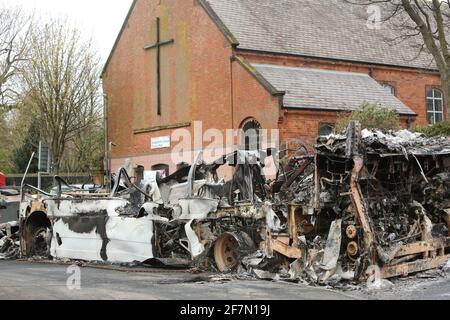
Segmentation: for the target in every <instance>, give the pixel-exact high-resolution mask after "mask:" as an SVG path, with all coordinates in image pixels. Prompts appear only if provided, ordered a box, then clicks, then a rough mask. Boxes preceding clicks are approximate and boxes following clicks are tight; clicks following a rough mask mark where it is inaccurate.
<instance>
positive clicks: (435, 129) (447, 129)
mask: <svg viewBox="0 0 450 320" xmlns="http://www.w3.org/2000/svg"><path fill="white" fill-rule="evenodd" d="M412 131H414V132H420V133H423V134H425V135H426V136H427V137H436V136H448V137H449V136H450V120H446V121H443V122H440V123H436V124H435V125H431V126H414V127H413V128H412Z"/></svg>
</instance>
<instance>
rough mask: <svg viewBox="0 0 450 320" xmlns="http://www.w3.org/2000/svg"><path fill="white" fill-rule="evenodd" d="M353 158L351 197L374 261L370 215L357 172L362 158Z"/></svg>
mask: <svg viewBox="0 0 450 320" xmlns="http://www.w3.org/2000/svg"><path fill="white" fill-rule="evenodd" d="M353 160H354V168H353V171H352V175H351V180H350V188H351V198H352V202H353V205H354V207H355V209H356V215H357V218H358V221H359V223H360V224H361V226H362V228H363V231H364V246H365V250H366V252H368V253H369V258H370V259H371V262H372V263H375V256H374V252H375V251H374V250H373V249H374V245H375V238H374V231H373V229H372V226H371V224H370V217H369V215H368V213H367V207H366V203H365V201H364V197H363V194H362V191H361V186H360V185H359V174H360V173H361V170H362V168H363V166H364V160H363V159H362V158H361V157H360V156H355V157H354V158H353Z"/></svg>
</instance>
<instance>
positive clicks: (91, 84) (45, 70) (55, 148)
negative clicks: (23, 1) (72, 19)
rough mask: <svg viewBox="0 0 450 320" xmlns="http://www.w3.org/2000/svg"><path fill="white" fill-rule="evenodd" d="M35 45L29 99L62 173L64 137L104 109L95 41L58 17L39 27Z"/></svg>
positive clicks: (29, 69)
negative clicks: (93, 45) (82, 36)
mask: <svg viewBox="0 0 450 320" xmlns="http://www.w3.org/2000/svg"><path fill="white" fill-rule="evenodd" d="M31 45H32V46H31V58H30V60H29V61H28V63H27V68H26V72H25V73H24V77H23V79H24V85H25V92H26V97H25V105H26V106H27V107H30V109H31V110H33V111H34V112H35V115H36V117H37V118H38V119H39V121H40V123H41V130H42V131H41V135H42V137H43V138H44V139H45V140H46V142H47V143H48V144H49V145H50V148H51V151H52V154H53V160H54V171H55V172H56V173H58V172H59V169H60V164H61V160H62V157H63V154H64V150H65V147H66V143H68V142H69V141H72V140H73V139H74V138H75V137H76V136H77V135H79V134H80V132H82V131H83V130H84V129H86V128H88V127H89V126H91V125H93V124H95V123H97V122H98V119H99V117H100V115H101V113H100V111H101V108H100V103H101V99H100V96H101V95H100V79H99V70H100V68H99V59H98V58H97V55H96V53H95V51H94V50H93V48H92V45H91V42H89V41H85V40H83V39H82V38H81V36H80V32H79V31H78V30H77V29H76V28H72V27H68V26H66V25H65V23H64V22H60V21H52V22H51V23H48V24H45V25H40V26H37V27H35V28H34V31H33V32H32V36H31Z"/></svg>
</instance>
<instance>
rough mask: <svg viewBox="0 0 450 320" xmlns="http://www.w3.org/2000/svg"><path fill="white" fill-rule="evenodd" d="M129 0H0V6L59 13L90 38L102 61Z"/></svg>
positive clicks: (104, 59) (107, 52) (128, 5)
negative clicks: (16, 6) (17, 6)
mask: <svg viewBox="0 0 450 320" xmlns="http://www.w3.org/2000/svg"><path fill="white" fill-rule="evenodd" d="M131 3H132V0H0V6H2V5H3V6H4V5H6V6H14V5H20V6H22V7H24V8H25V9H27V10H30V11H31V10H35V11H36V12H37V13H41V14H42V15H44V16H60V17H63V18H67V19H68V20H69V21H70V22H72V23H76V25H77V26H78V27H80V29H82V31H83V33H84V34H85V35H86V37H87V38H92V39H93V41H94V44H95V45H96V47H97V48H98V50H99V52H100V55H101V57H102V60H103V61H106V59H107V57H108V55H109V52H110V50H111V48H112V46H113V44H114V41H115V39H116V37H117V34H118V33H119V31H120V28H121V26H122V23H123V21H124V19H125V17H126V15H127V13H128V9H129V8H130V6H131Z"/></svg>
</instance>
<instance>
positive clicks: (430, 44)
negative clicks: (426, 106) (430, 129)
mask: <svg viewBox="0 0 450 320" xmlns="http://www.w3.org/2000/svg"><path fill="white" fill-rule="evenodd" d="M344 1H346V2H349V3H353V4H358V5H363V6H369V5H380V6H382V8H383V10H387V14H385V16H384V17H383V20H385V21H389V22H390V23H391V27H392V28H394V29H395V30H396V31H397V32H398V36H397V39H399V40H400V41H408V40H411V39H418V38H419V39H420V45H419V46H418V47H419V52H418V53H417V56H419V55H420V53H422V52H424V51H425V52H427V53H429V54H431V56H432V57H433V60H434V62H435V64H436V66H437V68H438V69H439V72H440V75H441V78H442V91H443V93H444V99H445V104H446V106H447V109H450V47H449V36H450V33H449V28H450V19H449V18H450V0H344ZM416 43H417V42H416Z"/></svg>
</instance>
